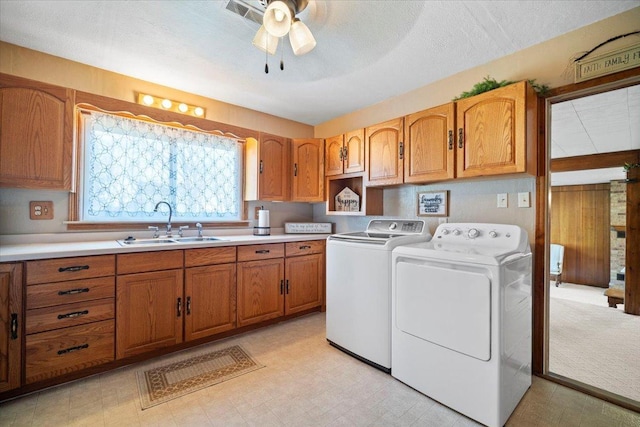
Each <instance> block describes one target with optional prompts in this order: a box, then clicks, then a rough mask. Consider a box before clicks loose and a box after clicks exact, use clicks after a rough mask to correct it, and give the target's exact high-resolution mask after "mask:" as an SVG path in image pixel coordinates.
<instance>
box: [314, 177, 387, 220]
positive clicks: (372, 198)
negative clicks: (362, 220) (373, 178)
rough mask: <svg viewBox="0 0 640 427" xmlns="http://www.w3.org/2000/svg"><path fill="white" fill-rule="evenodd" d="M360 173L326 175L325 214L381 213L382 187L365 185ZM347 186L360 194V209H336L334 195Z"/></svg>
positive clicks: (360, 214)
mask: <svg viewBox="0 0 640 427" xmlns="http://www.w3.org/2000/svg"><path fill="white" fill-rule="evenodd" d="M364 183H365V181H364V177H363V174H362V173H357V174H349V175H337V176H329V177H327V185H326V189H327V215H344V216H349V215H350V216H363V215H382V211H383V203H382V191H383V190H382V188H374V187H366V186H365V184H364ZM345 187H349V188H350V189H351V190H353V191H354V192H355V193H357V194H358V195H359V196H360V211H358V212H344V211H336V210H335V209H336V208H335V203H336V202H335V200H336V195H337V194H338V193H339V192H341V191H342V190H344V188H345Z"/></svg>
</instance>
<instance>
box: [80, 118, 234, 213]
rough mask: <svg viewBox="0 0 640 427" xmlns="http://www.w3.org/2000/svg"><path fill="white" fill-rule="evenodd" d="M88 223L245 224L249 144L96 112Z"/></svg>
mask: <svg viewBox="0 0 640 427" xmlns="http://www.w3.org/2000/svg"><path fill="white" fill-rule="evenodd" d="M84 124H85V127H84V137H85V141H84V145H83V146H84V152H85V155H84V163H83V164H84V170H83V172H82V176H83V183H82V189H83V191H82V193H83V197H82V214H83V215H82V220H84V221H144V220H151V219H154V220H155V219H161V218H166V216H167V212H166V209H167V208H166V207H161V208H160V210H164V211H163V212H158V213H154V212H153V209H154V207H155V206H156V203H158V202H159V201H161V200H164V201H166V202H168V203H169V204H171V206H172V207H173V218H174V219H176V220H185V221H214V220H233V219H240V211H241V209H240V207H241V193H240V188H241V183H242V179H241V177H242V175H241V159H242V145H241V144H240V143H238V142H237V141H236V140H234V139H231V138H225V137H221V136H217V135H212V134H208V133H205V132H198V131H193V130H188V129H181V128H175V127H171V126H166V125H161V124H156V123H150V122H146V121H142V120H135V119H131V118H127V117H120V116H116V115H111V114H105V113H99V112H91V113H89V114H86V115H84Z"/></svg>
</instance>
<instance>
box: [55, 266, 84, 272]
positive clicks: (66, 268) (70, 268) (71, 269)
mask: <svg viewBox="0 0 640 427" xmlns="http://www.w3.org/2000/svg"><path fill="white" fill-rule="evenodd" d="M88 269H89V266H88V265H73V266H71V267H60V268H59V269H58V271H59V272H60V273H63V272H65V271H81V270H88Z"/></svg>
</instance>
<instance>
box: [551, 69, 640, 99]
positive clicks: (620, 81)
mask: <svg viewBox="0 0 640 427" xmlns="http://www.w3.org/2000/svg"><path fill="white" fill-rule="evenodd" d="M636 77H640V67H637V68H632V69H631V70H625V71H620V72H619V73H615V74H610V75H608V76H603V77H599V78H596V79H591V80H587V81H584V82H580V83H573V84H568V85H565V86H560V87H556V88H553V89H551V90H549V92H548V93H547V94H546V95H545V98H554V97H557V96H562V95H571V96H570V97H568V98H567V99H575V98H580V97H582V96H583V95H582V94H581V92H583V91H587V90H588V91H589V95H595V94H598V93H602V92H608V91H610V90H611V88H610V87H609V86H608V84H610V83H615V84H616V86H617V88H618V89H620V88H623V87H628V86H632V85H634V84H636V83H637V81H638V80H637V79H636ZM627 79H628V80H627ZM625 80H627V81H625ZM618 85H619V86H618Z"/></svg>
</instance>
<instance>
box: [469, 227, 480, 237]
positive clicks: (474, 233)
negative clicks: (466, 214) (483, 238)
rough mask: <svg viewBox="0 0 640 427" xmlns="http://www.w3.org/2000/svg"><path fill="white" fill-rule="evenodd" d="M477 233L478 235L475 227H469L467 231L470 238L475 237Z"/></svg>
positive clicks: (478, 233)
mask: <svg viewBox="0 0 640 427" xmlns="http://www.w3.org/2000/svg"><path fill="white" fill-rule="evenodd" d="M479 235H480V232H479V231H478V229H476V228H472V229H470V230H469V232H468V233H467V236H469V238H470V239H475V238H476V237H478V236H479Z"/></svg>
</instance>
